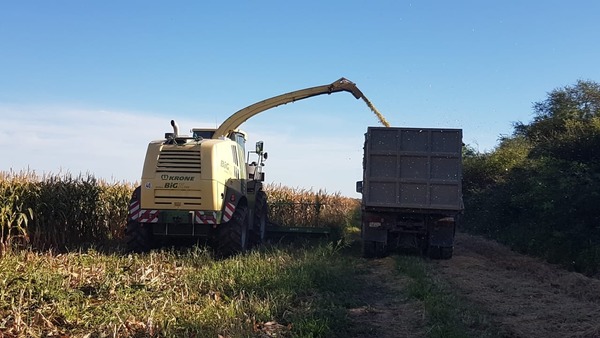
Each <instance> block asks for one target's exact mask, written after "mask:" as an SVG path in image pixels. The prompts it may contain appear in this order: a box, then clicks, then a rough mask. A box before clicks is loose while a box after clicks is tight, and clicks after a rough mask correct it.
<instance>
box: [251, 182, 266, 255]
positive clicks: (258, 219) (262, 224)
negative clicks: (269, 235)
mask: <svg viewBox="0 0 600 338" xmlns="http://www.w3.org/2000/svg"><path fill="white" fill-rule="evenodd" d="M268 214H269V209H268V205H267V194H266V193H265V192H264V191H262V190H261V191H259V192H258V193H257V194H256V206H255V208H254V226H253V228H252V231H251V233H250V236H251V240H252V243H251V244H252V245H260V244H261V243H262V242H263V241H264V240H265V236H266V232H267V218H268Z"/></svg>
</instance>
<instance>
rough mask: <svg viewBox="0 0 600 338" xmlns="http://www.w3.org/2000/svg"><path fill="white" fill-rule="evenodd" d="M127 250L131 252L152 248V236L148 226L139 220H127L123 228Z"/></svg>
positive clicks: (145, 250)
mask: <svg viewBox="0 0 600 338" xmlns="http://www.w3.org/2000/svg"><path fill="white" fill-rule="evenodd" d="M125 241H126V243H127V250H128V251H132V252H147V251H150V249H152V246H153V238H152V231H151V229H150V228H149V227H146V226H143V225H142V224H141V223H140V222H135V221H128V222H127V228H126V229H125Z"/></svg>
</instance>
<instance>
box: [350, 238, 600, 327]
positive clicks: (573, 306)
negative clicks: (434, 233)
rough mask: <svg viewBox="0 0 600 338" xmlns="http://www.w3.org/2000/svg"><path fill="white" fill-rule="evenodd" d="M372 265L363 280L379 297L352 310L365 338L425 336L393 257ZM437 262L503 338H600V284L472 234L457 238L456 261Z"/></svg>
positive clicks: (438, 273)
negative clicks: (372, 337) (365, 325)
mask: <svg viewBox="0 0 600 338" xmlns="http://www.w3.org/2000/svg"><path fill="white" fill-rule="evenodd" d="M372 263H373V264H372V265H371V266H370V267H369V268H368V269H367V270H366V271H367V272H366V273H365V275H364V276H363V277H362V278H364V279H365V280H366V281H367V282H371V283H375V285H373V286H374V287H373V288H371V289H370V290H375V289H379V291H377V292H376V293H375V294H372V293H365V297H367V295H370V298H369V301H368V302H367V303H369V304H370V305H369V306H368V307H363V308H357V309H351V310H350V313H349V315H350V317H351V318H352V319H353V322H354V323H356V324H358V325H361V323H365V324H366V323H368V324H369V326H370V329H369V330H370V331H365V332H363V333H364V336H365V337H366V336H377V337H419V336H426V328H425V319H424V310H423V307H422V305H420V304H419V303H418V302H416V301H415V300H411V299H408V298H403V297H402V296H399V295H401V294H403V292H402V291H401V289H402V287H403V285H405V283H406V281H405V280H403V278H402V276H400V277H399V276H398V274H395V275H394V272H393V269H394V267H395V265H394V262H393V257H388V258H386V259H380V260H374V261H372ZM431 264H432V268H433V269H432V271H433V274H434V276H433V277H434V279H439V280H441V281H444V283H446V284H448V285H449V286H450V287H451V288H452V289H453V290H455V293H456V294H457V295H458V296H459V298H461V299H463V300H464V301H465V303H466V304H473V305H474V306H475V308H477V309H480V310H482V311H484V312H485V313H486V315H487V317H489V318H490V320H491V321H492V324H493V326H494V327H497V328H498V331H499V332H503V336H507V337H600V280H598V279H593V278H588V277H585V276H583V275H581V274H577V273H572V272H568V271H566V270H564V269H562V268H560V267H557V266H553V265H550V264H547V263H544V262H542V261H541V260H538V259H535V258H531V257H528V256H524V255H521V254H518V253H515V252H512V251H511V250H509V249H508V248H506V247H504V246H502V245H500V244H498V243H496V242H493V241H489V240H485V239H483V238H480V237H476V236H470V235H466V234H458V235H457V241H456V246H455V253H454V257H453V258H452V259H451V260H447V261H431ZM404 294H405V293H404ZM390 295H393V296H390Z"/></svg>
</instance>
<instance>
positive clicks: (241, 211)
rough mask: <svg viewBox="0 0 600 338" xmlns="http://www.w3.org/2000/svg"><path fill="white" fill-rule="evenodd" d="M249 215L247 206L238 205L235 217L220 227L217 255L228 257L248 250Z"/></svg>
mask: <svg viewBox="0 0 600 338" xmlns="http://www.w3.org/2000/svg"><path fill="white" fill-rule="evenodd" d="M247 218H248V213H247V208H246V206H245V205H238V206H237V208H236V209H235V212H234V213H233V217H232V218H231V220H230V221H229V222H227V223H223V224H221V225H220V226H219V227H218V231H217V254H219V255H221V256H224V257H227V256H231V255H234V254H236V253H240V252H244V251H246V249H248V240H249V238H248V237H249V236H248V221H247Z"/></svg>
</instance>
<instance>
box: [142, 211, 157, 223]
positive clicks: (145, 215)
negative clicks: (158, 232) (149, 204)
mask: <svg viewBox="0 0 600 338" xmlns="http://www.w3.org/2000/svg"><path fill="white" fill-rule="evenodd" d="M138 222H140V223H158V210H140V214H139V218H138Z"/></svg>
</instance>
